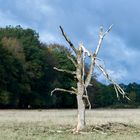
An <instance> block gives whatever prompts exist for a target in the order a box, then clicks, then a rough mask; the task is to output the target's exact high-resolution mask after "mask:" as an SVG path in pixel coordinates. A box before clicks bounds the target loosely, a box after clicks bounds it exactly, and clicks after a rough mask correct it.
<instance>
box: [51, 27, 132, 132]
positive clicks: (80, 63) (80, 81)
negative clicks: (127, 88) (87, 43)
mask: <svg viewBox="0 0 140 140" xmlns="http://www.w3.org/2000/svg"><path fill="white" fill-rule="evenodd" d="M111 28H112V25H111V26H110V27H109V29H108V30H107V31H106V32H103V28H102V27H101V28H100V35H99V42H98V45H97V47H96V50H95V52H90V51H88V50H87V49H86V48H85V47H84V45H83V44H82V43H81V44H80V45H79V47H78V48H76V47H75V46H74V45H73V43H72V42H71V41H70V39H69V38H68V36H67V35H66V33H65V32H64V30H63V28H62V27H61V26H60V30H61V32H62V35H63V36H64V38H65V40H66V41H67V42H68V44H69V46H70V48H71V49H72V50H73V53H74V55H75V58H76V59H73V57H72V54H71V56H70V55H68V59H70V60H71V62H72V63H73V64H74V66H75V68H76V70H75V71H70V70H64V69H59V68H56V67H54V69H55V70H57V71H60V72H66V73H69V74H73V75H74V77H76V79H77V87H71V90H66V89H62V88H55V89H54V90H53V91H52V92H51V94H53V93H54V92H55V91H61V92H68V93H70V94H76V98H77V106H78V122H77V126H76V128H75V129H74V132H79V131H80V130H83V129H84V128H85V124H86V123H85V103H84V100H85V99H86V100H87V102H88V106H89V108H91V105H90V101H89V98H88V94H87V87H88V86H89V85H91V84H90V82H91V78H92V76H93V71H94V68H95V66H97V67H98V69H99V70H100V71H101V72H102V73H103V74H104V76H105V77H106V78H107V79H108V80H109V81H110V82H111V83H113V85H114V88H115V91H116V93H117V97H118V98H119V93H120V94H122V95H123V97H126V98H127V99H129V98H128V97H127V96H126V94H125V92H124V91H123V89H122V88H121V87H120V86H119V85H118V84H117V83H116V82H115V81H114V80H113V79H112V78H111V77H110V76H109V75H108V73H107V72H106V70H105V69H104V68H103V67H102V66H101V65H100V64H99V63H98V60H99V59H98V58H97V55H98V53H99V50H100V47H101V44H102V41H103V39H104V37H105V36H106V35H107V34H108V33H109V31H110V30H111ZM86 57H89V58H90V66H89V70H88V73H87V74H86V75H85V60H86Z"/></svg>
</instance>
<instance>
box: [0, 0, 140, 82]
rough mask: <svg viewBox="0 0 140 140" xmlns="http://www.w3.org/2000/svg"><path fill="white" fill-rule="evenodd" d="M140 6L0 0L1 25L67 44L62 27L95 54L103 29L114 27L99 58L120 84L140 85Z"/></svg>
mask: <svg viewBox="0 0 140 140" xmlns="http://www.w3.org/2000/svg"><path fill="white" fill-rule="evenodd" d="M139 4H140V1H139V0H133V1H128V0H117V1H112V0H105V1H103V0H89V1H85V0H76V1H75V0H71V1H66V0H53V1H52V0H24V1H21V0H13V1H11V0H7V1H6V2H5V0H0V16H1V17H0V20H1V21H2V22H1V23H0V25H1V26H5V24H9V25H10V24H12V25H16V24H20V25H23V26H24V27H30V28H34V29H35V30H37V32H39V33H40V38H41V40H42V41H46V42H49V43H50V42H57V43H60V44H66V43H65V41H64V39H63V37H62V36H61V34H60V32H59V28H58V26H59V25H62V26H63V27H64V28H65V30H66V32H67V34H68V35H69V36H70V38H71V40H73V42H74V43H75V44H76V45H78V43H79V42H80V41H83V42H84V44H85V46H87V47H88V48H89V49H91V50H94V49H95V47H96V45H97V42H98V35H99V27H100V25H103V26H104V27H105V29H107V28H108V27H109V26H110V25H111V24H112V23H113V24H114V27H113V29H112V31H111V32H110V34H109V35H108V36H107V38H106V39H105V40H104V43H103V46H102V48H101V52H100V55H99V57H101V58H102V59H104V60H105V62H106V68H107V69H108V71H109V72H110V74H112V76H113V77H114V78H115V79H116V80H117V81H119V82H125V83H128V82H133V81H136V82H140V80H139V77H138V75H140V66H139V60H140V41H139V33H140V27H139V25H140V20H139V15H140V8H139ZM99 78H100V79H101V80H102V78H101V77H99Z"/></svg>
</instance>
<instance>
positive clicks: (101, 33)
mask: <svg viewBox="0 0 140 140" xmlns="http://www.w3.org/2000/svg"><path fill="white" fill-rule="evenodd" d="M112 27H113V24H112V25H111V26H110V27H109V29H108V30H107V31H106V32H105V33H104V34H103V27H101V28H100V39H99V42H98V45H97V48H96V51H95V57H96V56H97V54H98V52H99V49H100V47H101V44H102V41H103V39H104V37H105V36H106V35H107V34H108V33H109V32H110V30H111V29H112Z"/></svg>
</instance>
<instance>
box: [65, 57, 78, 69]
mask: <svg viewBox="0 0 140 140" xmlns="http://www.w3.org/2000/svg"><path fill="white" fill-rule="evenodd" d="M67 58H68V59H69V60H71V62H72V63H73V64H74V66H75V67H77V63H76V61H75V60H74V59H73V58H72V56H70V55H67Z"/></svg>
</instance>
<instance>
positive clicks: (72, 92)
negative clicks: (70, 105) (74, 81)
mask: <svg viewBox="0 0 140 140" xmlns="http://www.w3.org/2000/svg"><path fill="white" fill-rule="evenodd" d="M55 91H62V92H68V93H70V94H77V93H76V92H75V91H73V90H67V89H63V88H55V89H54V90H53V91H52V92H51V95H53V93H54V92H55Z"/></svg>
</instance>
